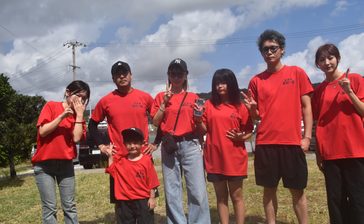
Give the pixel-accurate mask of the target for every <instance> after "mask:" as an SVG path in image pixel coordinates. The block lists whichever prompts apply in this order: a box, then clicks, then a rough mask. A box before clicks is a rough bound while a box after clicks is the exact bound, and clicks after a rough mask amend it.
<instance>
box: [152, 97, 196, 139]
mask: <svg viewBox="0 0 364 224" xmlns="http://www.w3.org/2000/svg"><path fill="white" fill-rule="evenodd" d="M164 94H165V93H164V92H160V93H158V94H157V96H156V97H155V99H154V103H153V107H152V111H151V116H152V117H154V115H155V114H156V113H157V111H158V109H159V106H160V105H161V104H162V102H163V97H164ZM184 96H185V92H182V93H179V94H173V96H172V98H171V99H170V100H169V102H168V105H166V107H165V112H164V117H163V120H162V122H161V124H160V128H161V130H162V132H163V133H167V132H169V133H171V132H172V131H173V127H174V124H175V123H176V118H177V113H178V109H179V107H180V105H181V102H182V100H183V97H184ZM198 98H199V97H198V96H197V95H196V94H195V93H191V92H188V94H187V96H186V99H185V101H184V102H183V105H182V108H181V112H180V114H179V118H178V122H177V127H176V131H175V132H174V135H175V136H182V135H184V134H187V133H191V132H193V131H194V130H195V123H194V121H193V105H194V104H195V101H196V99H198Z"/></svg>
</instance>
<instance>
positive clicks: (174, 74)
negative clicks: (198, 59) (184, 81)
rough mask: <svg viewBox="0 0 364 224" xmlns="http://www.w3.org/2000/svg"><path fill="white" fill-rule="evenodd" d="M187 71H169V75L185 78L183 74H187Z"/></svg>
mask: <svg viewBox="0 0 364 224" xmlns="http://www.w3.org/2000/svg"><path fill="white" fill-rule="evenodd" d="M185 74H186V73H185V72H168V75H169V76H170V77H173V78H180V79H181V78H183V76H184V75H185Z"/></svg>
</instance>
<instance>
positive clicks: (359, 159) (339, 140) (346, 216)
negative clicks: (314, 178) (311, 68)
mask: <svg viewBox="0 0 364 224" xmlns="http://www.w3.org/2000/svg"><path fill="white" fill-rule="evenodd" d="M340 59H341V56H340V52H339V50H338V49H337V47H336V46H335V45H333V44H325V45H322V46H321V47H319V48H318V50H317V52H316V60H315V63H316V66H317V67H318V68H319V69H321V70H322V71H323V72H324V73H325V77H326V79H325V80H324V81H323V82H322V83H321V84H320V85H319V86H317V87H316V89H315V91H314V93H313V96H312V107H313V114H314V119H315V120H316V123H317V126H316V139H317V150H316V155H317V156H316V159H317V165H318V167H319V169H320V170H321V171H322V172H323V173H324V175H325V182H326V192H327V203H328V208H329V215H330V222H331V223H364V144H363V139H364V123H363V117H364V79H363V77H362V76H361V75H359V74H354V73H349V69H348V70H347V71H346V72H345V73H344V72H341V71H340V70H339V68H338V65H339V62H340Z"/></svg>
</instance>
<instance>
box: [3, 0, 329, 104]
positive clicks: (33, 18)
mask: <svg viewBox="0 0 364 224" xmlns="http://www.w3.org/2000/svg"><path fill="white" fill-rule="evenodd" d="M325 2H326V1H325V0H307V1H299V0H290V1H287V0H275V1H271V0H263V1H259V3H257V2H256V1H253V0H248V1H240V0H229V1H221V0H199V1H195V0H186V1H179V0H171V1H162V0H154V1H150V0H138V1H119V0H105V1H87V0H80V1H71V0H64V1H48V0H38V1H36V2H30V1H26V0H19V1H5V2H3V3H2V7H1V8H0V21H7V22H6V23H5V24H1V25H2V27H0V43H1V44H4V43H6V44H7V45H9V42H11V44H12V46H11V47H9V46H7V47H3V46H2V47H1V48H0V49H2V50H4V49H8V50H7V51H6V52H5V51H4V52H3V53H0V67H1V68H2V71H0V72H5V73H6V74H7V75H10V82H11V83H12V85H13V86H14V88H15V89H17V90H19V91H20V92H22V93H26V94H38V95H42V96H44V97H45V98H46V99H47V100H50V99H53V100H55V99H60V98H62V96H63V92H64V89H65V87H66V85H67V84H68V83H69V82H70V81H71V79H72V71H71V70H70V68H69V67H68V65H70V64H71V63H72V57H71V49H67V48H66V47H63V46H62V44H63V43H65V42H66V41H69V40H78V41H81V42H84V43H87V44H91V45H90V46H89V47H87V48H83V49H81V48H80V47H79V48H77V50H76V55H77V57H76V62H77V65H78V66H80V67H81V69H79V70H77V78H78V79H83V80H85V81H88V82H89V84H90V86H91V90H92V99H91V102H92V103H93V102H94V101H97V100H98V99H99V98H100V97H101V96H102V95H104V94H106V93H107V92H109V91H111V90H112V89H114V84H113V83H112V81H111V75H110V67H111V65H112V64H113V63H114V62H115V61H116V60H125V61H127V62H129V64H130V65H131V67H132V71H133V80H134V81H133V83H134V85H135V86H136V87H137V88H140V89H143V90H145V91H148V92H150V93H151V94H152V95H155V93H156V92H158V91H162V90H163V89H164V83H165V79H166V69H167V66H168V63H169V62H170V61H171V60H172V59H173V58H175V57H182V58H184V59H186V61H187V63H188V66H189V70H190V74H189V78H190V89H191V90H197V87H196V86H197V84H199V77H200V76H201V75H203V74H206V72H207V71H209V70H210V68H211V67H212V65H211V64H210V62H208V61H207V60H206V59H204V54H208V53H211V52H214V51H215V50H216V48H215V44H216V43H217V41H219V40H223V39H224V38H226V37H229V36H230V35H232V34H234V33H235V32H236V31H237V30H239V29H242V28H244V27H249V26H250V25H252V24H256V23H258V22H260V21H263V20H266V19H269V18H272V17H274V16H275V15H277V14H280V13H282V11H283V12H284V11H288V10H290V9H294V8H302V7H309V6H312V7H315V6H318V5H321V4H324V3H325ZM92 43H106V44H104V45H102V44H99V45H97V47H95V46H92ZM301 57H302V56H301ZM37 65H38V66H37ZM246 69H247V70H251V68H249V67H247V68H246ZM30 71H33V72H30ZM244 72H245V73H246V72H248V71H244V70H242V71H241V72H240V73H239V74H240V75H243V73H244ZM245 73H244V74H245ZM246 77H247V76H246ZM246 79H247V78H246Z"/></svg>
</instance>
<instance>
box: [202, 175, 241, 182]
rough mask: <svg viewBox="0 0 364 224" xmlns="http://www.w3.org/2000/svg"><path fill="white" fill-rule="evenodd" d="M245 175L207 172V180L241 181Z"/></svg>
mask: <svg viewBox="0 0 364 224" xmlns="http://www.w3.org/2000/svg"><path fill="white" fill-rule="evenodd" d="M246 178H247V176H227V175H224V174H217V173H207V181H208V182H219V181H242V180H244V179H246Z"/></svg>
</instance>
